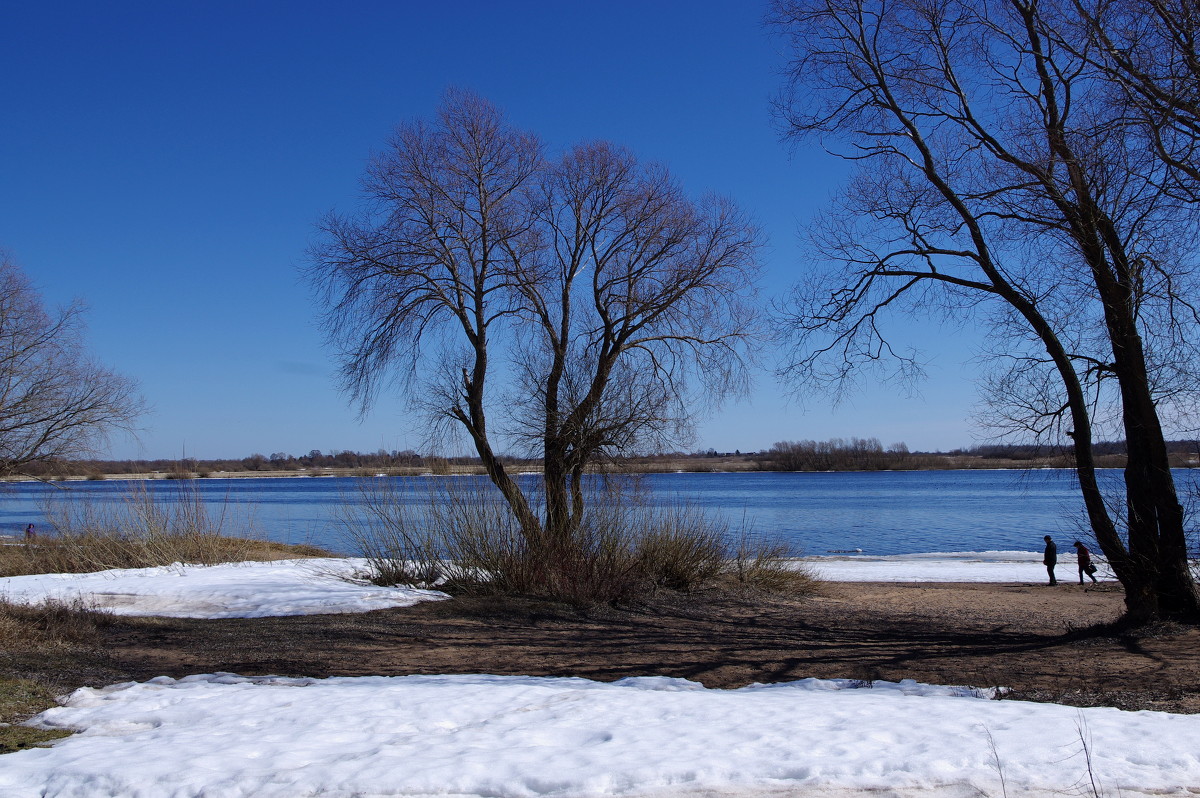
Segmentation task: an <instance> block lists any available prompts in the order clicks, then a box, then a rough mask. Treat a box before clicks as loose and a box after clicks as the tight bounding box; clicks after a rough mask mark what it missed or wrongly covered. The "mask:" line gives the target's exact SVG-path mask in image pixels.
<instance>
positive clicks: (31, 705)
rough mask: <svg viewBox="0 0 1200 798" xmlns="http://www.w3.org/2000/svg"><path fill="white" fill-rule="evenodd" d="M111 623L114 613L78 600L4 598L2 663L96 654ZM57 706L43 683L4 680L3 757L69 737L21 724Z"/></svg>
mask: <svg viewBox="0 0 1200 798" xmlns="http://www.w3.org/2000/svg"><path fill="white" fill-rule="evenodd" d="M111 622H112V616H111V615H110V614H108V613H105V612H100V611H96V610H93V609H89V608H88V607H87V606H85V605H84V604H83V603H82V602H79V601H75V602H73V603H69V604H68V603H63V602H60V601H47V602H45V603H43V604H39V605H26V604H15V603H12V602H9V601H6V600H4V599H0V663H3V664H7V661H8V660H11V659H13V658H17V657H22V655H24V656H25V657H26V658H27V657H33V658H36V659H38V660H44V659H46V658H50V657H62V656H65V657H72V656H73V655H79V654H81V653H83V652H90V651H94V650H96V649H97V648H98V647H99V646H100V639H101V628H102V627H103V626H105V625H107V624H109V623H111ZM56 704H57V701H56V700H55V691H54V690H53V689H52V688H51V687H50V686H49V685H47V684H45V683H43V682H41V681H38V680H36V679H28V678H21V677H16V676H7V677H0V754H4V753H9V752H11V751H18V750H20V749H22V748H31V747H34V746H37V745H42V744H44V743H47V742H49V741H51V740H56V739H59V738H61V737H66V736H68V735H69V734H70V732H66V731H62V730H57V729H38V728H33V727H30V726H22V725H19V724H20V723H21V722H23V721H25V720H28V719H29V718H30V717H32V716H33V715H36V714H37V713H39V712H41V711H42V710H45V709H48V708H50V707H53V706H55V705H56Z"/></svg>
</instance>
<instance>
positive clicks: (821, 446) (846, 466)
mask: <svg viewBox="0 0 1200 798" xmlns="http://www.w3.org/2000/svg"><path fill="white" fill-rule="evenodd" d="M758 463H759V468H761V469H763V470H764V471H885V470H896V469H908V468H918V467H919V465H918V464H917V461H916V458H914V457H913V455H912V453H911V452H909V450H908V446H907V445H905V444H903V443H894V444H892V445H891V446H889V447H887V448H886V449H885V448H884V447H883V444H881V443H880V442H879V439H878V438H848V439H843V438H832V439H830V440H827V441H780V442H779V443H777V444H775V445H774V446H772V447H771V448H770V449H769V450H768V451H767V452H765V453H764V454H762V455H761V456H760V458H759V461H758Z"/></svg>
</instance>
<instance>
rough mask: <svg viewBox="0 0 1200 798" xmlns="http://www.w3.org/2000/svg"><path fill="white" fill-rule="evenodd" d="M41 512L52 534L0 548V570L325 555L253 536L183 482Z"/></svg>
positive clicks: (24, 571) (4, 573)
mask: <svg viewBox="0 0 1200 798" xmlns="http://www.w3.org/2000/svg"><path fill="white" fill-rule="evenodd" d="M46 514H47V517H48V518H49V519H50V526H51V527H52V528H53V529H54V530H55V534H54V535H52V536H41V537H38V538H36V539H34V540H33V541H28V542H26V543H24V544H19V545H9V546H3V547H0V576H20V575H24V574H44V573H87V572H92V571H104V570H108V569H110V568H148V567H153V566H158V565H170V564H171V563H176V562H183V563H195V564H200V565H214V564H217V563H223V562H243V561H246V560H278V559H286V558H294V557H327V556H330V554H329V553H328V552H326V551H323V550H322V549H319V548H317V547H315V546H296V545H289V544H283V543H273V542H270V541H265V540H261V539H259V538H258V537H257V536H256V535H255V533H254V529H253V526H252V525H251V524H250V523H249V522H248V521H244V520H233V519H232V514H231V512H230V511H229V507H228V506H226V507H224V508H222V509H221V511H220V512H218V513H213V512H211V511H210V510H209V508H208V506H207V505H206V504H205V503H204V501H203V500H202V498H201V496H200V493H199V491H198V490H196V489H195V488H194V487H189V486H187V485H184V486H182V487H180V488H179V490H178V491H176V492H175V493H174V494H173V495H170V496H164V495H162V494H161V493H158V492H151V491H149V490H147V489H146V487H145V486H136V487H135V488H134V489H133V490H132V491H131V493H130V494H129V495H128V496H127V497H126V498H124V499H123V500H119V501H104V502H90V501H80V500H77V499H75V500H69V501H62V502H59V503H56V504H51V505H50V506H48V507H47V508H46ZM231 528H232V532H233V534H230V531H231Z"/></svg>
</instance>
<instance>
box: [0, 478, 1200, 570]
mask: <svg viewBox="0 0 1200 798" xmlns="http://www.w3.org/2000/svg"><path fill="white" fill-rule="evenodd" d="M1176 475H1177V479H1178V482H1179V486H1180V491H1181V493H1183V492H1184V491H1185V490H1192V491H1194V490H1195V486H1196V483H1197V476H1200V475H1198V474H1197V472H1195V471H1177V472H1176ZM1102 478H1103V479H1104V480H1108V481H1111V483H1112V484H1113V485H1119V484H1120V480H1121V472H1120V471H1117V470H1110V471H1105V472H1103V473H1102ZM528 479H533V478H532V477H528ZM640 479H641V481H642V483H641V484H642V486H643V487H644V488H645V491H646V495H647V496H648V500H649V501H650V502H651V503H653V504H656V505H666V504H673V503H681V502H683V503H690V504H693V505H695V506H697V507H699V508H702V509H703V510H704V511H705V512H709V513H712V514H714V515H718V516H721V517H723V518H724V519H726V520H728V521H729V522H730V523H731V525H732V526H733V527H734V528H736V529H738V530H740V529H741V528H743V527H745V528H746V529H749V530H750V531H751V532H752V533H753V534H756V535H763V536H765V537H768V538H778V539H783V540H788V541H791V542H793V543H795V544H796V545H797V546H799V547H800V549H801V550H802V551H803V552H804V553H806V554H814V555H821V554H828V553H830V552H834V551H845V550H855V549H861V550H862V552H863V553H864V554H871V555H896V554H917V553H925V552H960V551H995V550H1002V551H1034V550H1040V549H1041V547H1042V536H1043V535H1047V534H1049V535H1053V536H1054V537H1056V538H1060V539H1061V540H1060V548H1062V546H1063V545H1064V544H1069V541H1070V540H1073V539H1075V538H1076V537H1079V536H1080V531H1079V530H1080V529H1081V528H1082V524H1083V522H1084V516H1083V512H1082V509H1081V507H1082V505H1081V502H1080V499H1079V494H1078V488H1077V486H1076V482H1075V478H1074V475H1073V473H1072V472H1070V471H1065V470H1039V471H882V472H833V473H809V472H804V473H792V472H789V473H777V472H761V473H760V472H749V473H712V474H704V473H679V474H648V475H645V476H642V477H640ZM384 480H390V481H393V482H394V484H396V485H397V486H400V487H402V488H404V489H406V490H408V489H411V490H410V495H409V499H408V500H409V501H411V502H421V501H424V498H423V497H424V496H425V494H426V490H424V488H426V487H427V486H428V485H429V484H430V482H433V481H438V480H456V481H458V482H459V483H460V484H464V485H470V484H475V483H485V482H486V480H483V478H473V477H445V478H442V477H375V478H366V479H365V480H359V479H356V478H348V477H345V478H332V477H297V478H279V479H274V478H272V479H202V480H194V481H192V482H186V483H185V482H180V481H175V480H154V481H126V480H110V481H95V482H60V483H53V484H50V485H47V484H42V483H7V484H5V485H3V486H0V533H2V534H11V535H19V534H20V533H21V531H22V530H23V529H24V528H25V525H26V524H27V523H31V522H32V523H35V524H37V525H38V526H39V527H41V528H43V529H44V528H45V526H46V524H47V521H46V516H45V507H46V504H47V502H70V503H79V502H87V501H106V500H120V499H121V498H123V497H125V496H127V495H128V494H129V492H130V491H131V490H139V489H142V488H145V489H147V490H150V491H152V492H153V493H154V495H155V496H156V497H157V498H161V499H163V500H165V501H168V502H174V501H180V500H181V498H185V496H186V491H187V490H190V489H192V488H194V489H195V490H198V491H199V495H200V496H201V498H202V499H203V501H204V502H205V504H206V506H207V507H208V508H209V509H210V512H212V513H221V512H224V513H225V515H226V517H227V524H226V531H227V532H232V531H235V529H236V527H237V525H238V524H239V523H242V522H245V521H246V520H251V521H252V522H253V525H254V528H255V529H256V530H257V533H258V534H259V535H261V536H262V537H265V538H268V539H270V540H276V541H280V542H284V543H314V544H316V545H319V546H324V547H326V548H329V549H332V550H334V551H336V552H339V553H346V554H351V553H354V552H353V551H351V549H350V546H349V544H348V543H346V539H345V534H344V531H343V530H344V527H343V526H342V524H341V523H340V522H339V520H338V519H339V506H341V505H342V504H343V503H344V502H346V501H351V500H353V498H354V496H355V493H356V486H357V485H358V484H359V483H360V481H365V482H367V483H369V484H370V483H378V482H380V481H384Z"/></svg>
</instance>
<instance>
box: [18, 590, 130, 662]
mask: <svg viewBox="0 0 1200 798" xmlns="http://www.w3.org/2000/svg"><path fill="white" fill-rule="evenodd" d="M112 618H113V616H112V614H111V613H108V612H105V611H103V610H97V609H95V608H93V607H90V606H88V605H87V604H85V603H84V602H83V601H82V600H81V599H75V600H73V601H69V602H68V601H58V600H55V599H48V600H46V601H44V602H42V603H40V604H20V603H17V602H13V601H9V600H7V599H5V598H2V597H0V651H6V652H13V651H45V650H47V649H52V648H53V649H61V648H72V647H80V646H83V647H89V646H95V645H97V644H98V643H99V641H100V628H101V627H102V626H104V625H107V624H109V623H111V622H112Z"/></svg>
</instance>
